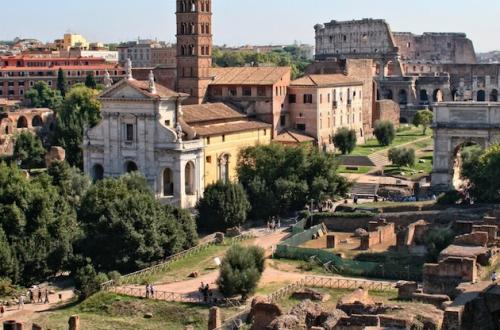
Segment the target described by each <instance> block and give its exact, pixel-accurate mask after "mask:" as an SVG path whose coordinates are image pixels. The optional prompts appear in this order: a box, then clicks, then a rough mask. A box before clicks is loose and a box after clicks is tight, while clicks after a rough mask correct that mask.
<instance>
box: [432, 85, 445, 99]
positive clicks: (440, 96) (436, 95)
mask: <svg viewBox="0 0 500 330" xmlns="http://www.w3.org/2000/svg"><path fill="white" fill-rule="evenodd" d="M432 101H433V102H443V92H441V90H440V89H439V88H438V89H435V90H434V92H433V93H432Z"/></svg>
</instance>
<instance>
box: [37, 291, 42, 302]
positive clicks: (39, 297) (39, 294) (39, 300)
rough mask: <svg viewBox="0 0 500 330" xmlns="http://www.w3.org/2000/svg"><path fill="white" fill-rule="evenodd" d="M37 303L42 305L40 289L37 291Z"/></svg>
mask: <svg viewBox="0 0 500 330" xmlns="http://www.w3.org/2000/svg"><path fill="white" fill-rule="evenodd" d="M38 303H40V304H41V303H43V300H42V289H38Z"/></svg>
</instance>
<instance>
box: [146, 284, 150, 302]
mask: <svg viewBox="0 0 500 330" xmlns="http://www.w3.org/2000/svg"><path fill="white" fill-rule="evenodd" d="M146 299H149V283H148V284H146Z"/></svg>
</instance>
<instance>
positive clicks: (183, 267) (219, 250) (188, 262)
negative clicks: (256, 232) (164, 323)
mask: <svg viewBox="0 0 500 330" xmlns="http://www.w3.org/2000/svg"><path fill="white" fill-rule="evenodd" d="M250 241H251V240H248V241H243V242H241V244H242V245H245V244H248V242H250ZM232 244H233V241H232V240H231V239H226V240H225V242H224V244H221V245H211V246H209V247H207V248H206V249H204V250H201V251H199V252H197V253H195V254H192V255H189V256H187V257H185V258H183V259H180V260H177V261H174V262H172V263H171V264H170V266H169V267H168V268H167V269H165V271H163V272H159V273H156V274H150V275H147V276H141V277H140V278H132V279H130V280H127V282H126V283H122V284H146V283H156V284H165V283H173V282H178V281H184V280H186V279H188V276H189V274H191V273H192V272H195V271H196V272H198V275H199V276H201V275H204V274H207V273H210V272H212V271H214V270H216V269H217V267H216V266H215V264H214V258H216V257H220V258H221V259H222V257H223V256H224V254H225V253H226V251H227V250H228V249H229V247H231V245H232Z"/></svg>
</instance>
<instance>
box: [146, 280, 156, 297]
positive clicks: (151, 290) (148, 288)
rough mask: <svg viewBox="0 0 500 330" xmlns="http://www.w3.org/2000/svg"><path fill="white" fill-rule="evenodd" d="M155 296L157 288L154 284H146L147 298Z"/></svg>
mask: <svg viewBox="0 0 500 330" xmlns="http://www.w3.org/2000/svg"><path fill="white" fill-rule="evenodd" d="M154 297H155V288H154V286H153V284H146V299H149V298H151V299H154Z"/></svg>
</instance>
